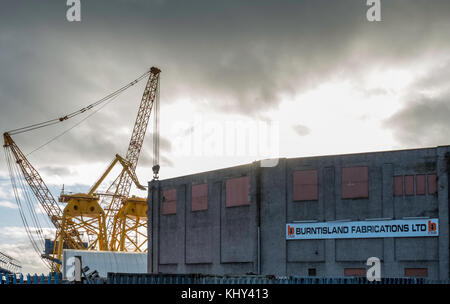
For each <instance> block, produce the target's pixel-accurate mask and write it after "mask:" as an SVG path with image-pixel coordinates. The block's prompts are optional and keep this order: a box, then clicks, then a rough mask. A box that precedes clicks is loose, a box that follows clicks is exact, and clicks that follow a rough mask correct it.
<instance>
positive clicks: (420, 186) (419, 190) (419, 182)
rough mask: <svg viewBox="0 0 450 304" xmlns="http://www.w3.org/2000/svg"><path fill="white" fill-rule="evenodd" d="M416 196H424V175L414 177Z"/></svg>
mask: <svg viewBox="0 0 450 304" xmlns="http://www.w3.org/2000/svg"><path fill="white" fill-rule="evenodd" d="M416 194H417V195H423V194H425V175H424V174H419V175H416Z"/></svg>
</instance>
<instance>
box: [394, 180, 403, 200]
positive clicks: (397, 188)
mask: <svg viewBox="0 0 450 304" xmlns="http://www.w3.org/2000/svg"><path fill="white" fill-rule="evenodd" d="M394 195H395V196H402V195H403V175H400V176H394Z"/></svg>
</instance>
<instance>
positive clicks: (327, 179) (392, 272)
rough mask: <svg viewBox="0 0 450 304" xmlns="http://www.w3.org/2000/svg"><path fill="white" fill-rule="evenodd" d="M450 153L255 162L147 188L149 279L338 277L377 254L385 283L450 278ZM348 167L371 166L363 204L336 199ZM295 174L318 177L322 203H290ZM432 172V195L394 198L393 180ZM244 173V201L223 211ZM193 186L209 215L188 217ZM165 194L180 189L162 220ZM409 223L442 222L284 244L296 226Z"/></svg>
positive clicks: (404, 152)
mask: <svg viewBox="0 0 450 304" xmlns="http://www.w3.org/2000/svg"><path fill="white" fill-rule="evenodd" d="M449 151H450V149H449V147H448V146H445V147H438V148H427V149H417V150H401V151H389V152H375V153H361V154H348V155H337V156H322V157H308V158H294V159H280V160H279V163H278V165H277V166H275V167H267V168H260V167H259V163H258V162H255V163H253V164H249V165H244V166H238V167H232V168H227V169H222V170H217V171H211V172H204V173H200V174H195V175H191V176H184V177H179V178H174V179H169V180H164V181H160V182H157V183H155V184H153V185H152V184H151V186H153V187H154V191H151V195H149V204H151V205H150V208H151V209H150V210H152V212H151V215H150V216H151V219H150V223H151V226H150V227H151V228H150V229H149V239H150V242H151V244H150V246H149V247H150V248H151V252H150V254H149V259H151V261H152V263H149V268H150V269H149V272H154V273H158V272H161V273H211V274H245V273H258V272H261V273H262V274H275V275H301V276H308V274H309V269H315V272H316V275H317V276H320V277H323V276H326V277H342V276H344V269H345V268H366V265H365V262H366V260H367V258H368V257H372V256H376V257H379V258H380V259H381V261H382V275H383V276H385V277H401V276H404V274H405V268H407V267H408V268H427V269H428V277H429V278H433V279H448V278H449V235H448V228H449V223H448V218H449V213H448V191H449V180H448V168H447V166H448V153H449ZM352 166H367V167H368V168H369V197H368V198H363V199H342V198H341V197H342V196H341V170H342V168H343V167H352ZM296 170H317V171H318V184H319V196H318V200H314V201H294V200H293V198H292V195H293V183H292V176H293V172H294V171H296ZM431 173H436V174H437V176H438V193H437V195H431V194H426V195H412V196H394V195H393V176H394V175H409V174H411V175H416V174H431ZM240 176H249V177H250V185H249V187H250V189H249V200H250V204H249V205H248V206H238V207H228V208H227V207H226V206H225V201H226V197H225V193H226V191H225V189H226V188H225V185H226V180H227V179H229V178H234V177H240ZM258 181H259V182H258ZM196 183H207V184H208V210H205V211H197V212H192V211H191V210H190V206H191V186H192V184H196ZM258 185H259V186H258ZM158 187H159V191H156V189H158ZM258 187H259V188H258ZM171 188H176V189H177V213H176V214H174V215H163V214H161V212H160V211H159V210H160V208H161V203H162V202H161V198H160V196H161V193H162V192H161V191H163V190H165V189H171ZM258 191H260V192H258ZM152 202H156V203H152ZM405 217H438V218H439V221H440V222H439V224H440V227H439V237H426V238H421V237H415V238H380V239H330V240H289V241H286V238H285V225H286V223H289V222H293V221H318V222H325V221H335V220H352V221H360V220H367V219H376V218H385V219H403V218H405ZM258 229H259V230H260V233H258ZM258 236H259V238H258ZM258 248H259V250H258ZM152 249H153V250H152Z"/></svg>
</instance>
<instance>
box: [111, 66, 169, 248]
mask: <svg viewBox="0 0 450 304" xmlns="http://www.w3.org/2000/svg"><path fill="white" fill-rule="evenodd" d="M160 73H161V70H160V69H158V68H156V67H152V68H151V69H150V76H149V79H148V81H147V84H146V86H145V90H144V94H143V95H142V99H141V104H140V106H139V110H138V114H137V117H136V122H135V124H134V128H133V132H132V134H131V139H130V143H129V145H128V150H127V154H126V157H125V158H126V160H127V161H128V162H129V163H130V167H129V168H130V171H132V172H134V171H135V170H136V166H137V163H138V160H139V155H140V152H141V149H142V145H143V142H144V136H145V133H146V130H147V125H148V122H149V118H150V114H151V112H152V109H153V106H155V130H154V141H153V144H154V155H153V171H154V172H155V170H158V169H156V168H159V165H158V162H159V159H158V158H159V146H158V143H159V137H158V134H159V133H158V111H159V75H160ZM155 135H156V136H155ZM156 152H157V153H156ZM116 181H118V183H117V185H114V186H113V185H111V186H110V187H109V190H110V191H114V195H113V196H112V199H111V201H109V202H107V201H105V203H104V205H102V206H104V209H105V211H106V215H107V226H106V228H107V230H108V237H109V239H108V241H109V248H110V250H112V251H120V250H121V248H124V250H125V247H127V251H133V252H139V251H141V250H142V249H141V248H142V246H141V245H140V243H142V242H143V243H147V233H146V232H145V233H143V232H142V231H143V230H145V231H146V229H147V220H146V219H147V216H139V219H138V221H137V223H139V224H137V223H134V224H131V223H129V224H130V225H131V227H136V228H135V229H131V228H130V225H128V224H124V221H125V218H126V216H125V217H124V216H119V212H120V210H121V209H122V207H123V205H124V204H126V198H127V197H128V195H129V192H130V189H131V181H132V178H131V176H130V175H129V174H128V173H127V172H126V171H125V170H123V171H122V172H121V173H120V174H119V176H118V177H117V178H116ZM124 229H125V232H124ZM124 235H126V237H121V236H124ZM125 239H126V240H125ZM139 239H142V242H139ZM131 240H134V241H131ZM126 241H129V242H128V246H125V245H123V244H124V243H125V242H126Z"/></svg>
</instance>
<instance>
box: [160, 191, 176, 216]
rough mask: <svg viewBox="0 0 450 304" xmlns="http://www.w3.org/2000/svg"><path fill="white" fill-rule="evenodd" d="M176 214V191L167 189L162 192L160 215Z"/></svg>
mask: <svg viewBox="0 0 450 304" xmlns="http://www.w3.org/2000/svg"><path fill="white" fill-rule="evenodd" d="M176 213H177V190H176V189H169V190H164V191H163V199H162V214H176Z"/></svg>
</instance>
